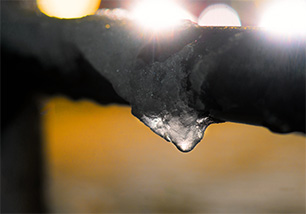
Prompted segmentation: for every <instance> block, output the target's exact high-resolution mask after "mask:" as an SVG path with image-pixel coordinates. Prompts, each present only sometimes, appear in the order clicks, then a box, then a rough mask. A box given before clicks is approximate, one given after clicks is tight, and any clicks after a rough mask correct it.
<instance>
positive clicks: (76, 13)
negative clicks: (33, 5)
mask: <svg viewBox="0 0 306 214" xmlns="http://www.w3.org/2000/svg"><path fill="white" fill-rule="evenodd" d="M100 2H101V0H37V6H38V8H39V9H40V11H41V12H43V13H44V14H46V15H47V16H51V17H57V18H64V19H71V18H79V17H83V16H87V15H90V14H94V13H95V12H96V11H97V9H98V8H99V6H100Z"/></svg>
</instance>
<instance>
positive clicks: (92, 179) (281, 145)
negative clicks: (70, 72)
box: [42, 98, 305, 213]
mask: <svg viewBox="0 0 306 214" xmlns="http://www.w3.org/2000/svg"><path fill="white" fill-rule="evenodd" d="M42 111H43V112H44V114H43V119H44V120H43V121H44V127H45V131H44V133H45V140H46V152H45V154H46V157H47V166H48V168H47V169H48V171H47V174H46V175H47V177H46V180H47V182H46V183H47V184H48V199H49V203H48V205H49V206H50V209H51V211H52V213H144V212H146V213H181V212H185V213H215V212H216V210H217V211H218V213H228V212H229V211H232V213H245V212H246V211H248V212H253V213H265V212H267V210H268V211H269V210H277V211H279V213H280V212H284V213H285V212H287V210H290V211H292V212H294V213H303V211H304V209H303V207H304V205H305V137H303V136H298V135H294V134H289V135H281V134H273V133H271V132H270V131H268V130H267V129H264V128H261V127H256V126H247V125H243V124H233V123H224V124H217V125H212V126H211V127H209V128H208V129H207V132H206V134H205V137H204V139H203V141H202V142H201V143H200V144H199V145H198V146H197V147H196V148H195V149H194V150H193V151H192V152H190V153H181V152H179V151H178V150H177V149H176V148H175V147H174V146H173V144H171V143H169V142H166V141H165V140H163V139H162V138H161V137H159V136H157V135H156V134H154V133H153V132H152V131H151V130H150V129H149V128H148V127H146V126H145V125H143V124H142V123H141V122H139V120H138V119H137V118H135V117H133V116H132V114H131V109H130V108H129V107H118V106H108V107H103V106H98V105H95V104H93V103H89V102H84V101H82V102H72V101H68V100H66V99H59V98H57V99H53V100H51V101H50V102H49V103H48V104H47V106H45V108H44V109H43V110H42ZM284 210H285V211H284Z"/></svg>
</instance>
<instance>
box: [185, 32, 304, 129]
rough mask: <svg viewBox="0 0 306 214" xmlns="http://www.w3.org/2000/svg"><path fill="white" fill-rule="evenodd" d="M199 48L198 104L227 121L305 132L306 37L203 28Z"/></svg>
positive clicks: (195, 70)
mask: <svg viewBox="0 0 306 214" xmlns="http://www.w3.org/2000/svg"><path fill="white" fill-rule="evenodd" d="M194 49H195V55H197V56H195V57H197V58H196V59H193V61H192V62H190V63H191V64H192V65H193V66H192V68H191V69H192V72H191V75H190V78H189V81H190V86H191V88H192V89H193V90H194V91H195V93H196V98H195V100H194V102H193V106H194V108H196V109H197V110H198V111H201V112H204V113H206V114H209V116H211V117H212V118H215V119H218V120H221V121H233V122H240V123H248V124H253V125H260V126H265V127H267V128H269V129H270V130H272V131H274V132H279V133H288V132H293V131H297V132H304V133H305V74H306V67H305V62H306V40H305V38H304V37H301V36H280V35H274V34H273V33H269V32H264V31H263V30H258V29H244V28H203V30H202V34H201V38H200V39H198V41H197V43H196V44H194Z"/></svg>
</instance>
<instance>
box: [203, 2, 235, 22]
mask: <svg viewBox="0 0 306 214" xmlns="http://www.w3.org/2000/svg"><path fill="white" fill-rule="evenodd" d="M198 24H199V25H201V26H241V22H240V18H239V15H238V14H237V12H236V11H235V10H234V9H233V8H231V7H230V6H228V5H226V4H214V5H211V6H209V7H207V8H206V9H205V10H204V11H203V12H202V13H201V15H200V17H199V19H198Z"/></svg>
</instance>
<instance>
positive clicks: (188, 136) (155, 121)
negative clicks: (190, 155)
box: [141, 112, 212, 152]
mask: <svg viewBox="0 0 306 214" xmlns="http://www.w3.org/2000/svg"><path fill="white" fill-rule="evenodd" d="M141 120H142V121H143V122H144V123H145V124H146V125H147V126H149V127H150V128H151V129H152V130H153V131H154V132H155V133H156V134H158V135H160V136H161V137H163V138H164V139H166V140H167V141H169V142H171V143H173V144H174V145H175V146H176V147H177V148H178V149H179V150H180V151H182V152H189V151H191V150H192V149H193V148H194V147H195V146H196V145H197V144H198V143H199V142H200V141H201V139H202V138H203V135H204V132H205V129H206V128H207V126H208V125H209V124H211V123H212V121H211V120H210V119H209V118H208V117H202V118H199V117H198V116H197V115H196V114H190V113H186V112H185V113H183V114H181V115H180V116H179V117H177V116H172V115H169V114H165V115H163V116H156V115H143V116H142V118H141Z"/></svg>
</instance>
